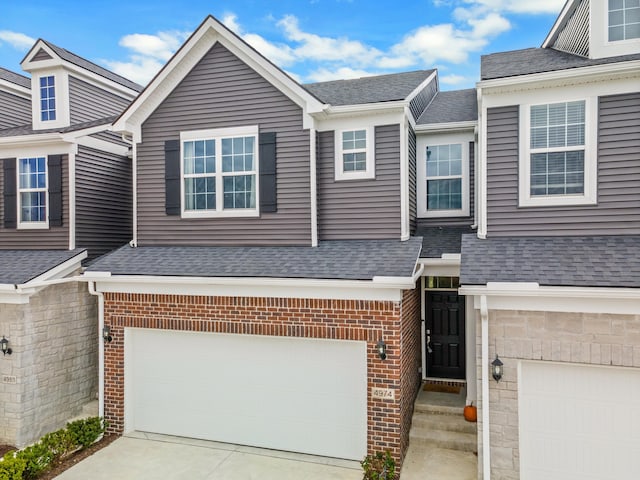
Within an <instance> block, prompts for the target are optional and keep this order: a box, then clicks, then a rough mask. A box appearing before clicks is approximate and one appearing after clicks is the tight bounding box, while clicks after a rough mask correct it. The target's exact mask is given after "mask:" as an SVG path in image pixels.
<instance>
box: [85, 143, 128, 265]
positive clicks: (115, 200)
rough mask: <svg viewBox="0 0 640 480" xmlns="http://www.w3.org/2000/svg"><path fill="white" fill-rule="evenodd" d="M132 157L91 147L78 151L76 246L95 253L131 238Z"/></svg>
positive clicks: (90, 253) (102, 251)
mask: <svg viewBox="0 0 640 480" xmlns="http://www.w3.org/2000/svg"><path fill="white" fill-rule="evenodd" d="M131 204H132V184H131V160H129V159H128V158H125V157H120V156H118V155H114V154H112V153H106V152H100V151H98V150H94V149H92V148H87V147H82V146H81V147H79V148H78V154H77V155H76V247H78V248H86V249H88V250H89V256H90V257H95V256H97V255H100V254H103V253H105V252H108V251H110V250H113V249H114V248H117V247H119V246H122V245H124V244H125V243H127V242H128V241H130V240H131V238H132V235H133V233H132V207H131Z"/></svg>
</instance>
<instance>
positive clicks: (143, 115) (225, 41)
mask: <svg viewBox="0 0 640 480" xmlns="http://www.w3.org/2000/svg"><path fill="white" fill-rule="evenodd" d="M216 42H220V43H221V44H222V45H223V46H224V47H225V48H227V49H229V51H231V52H232V53H233V54H234V55H236V56H238V58H240V59H241V60H242V61H244V62H245V63H247V65H249V66H250V67H252V68H253V69H254V70H256V71H257V72H258V73H259V74H260V75H262V76H263V77H264V78H265V79H266V80H267V81H269V82H270V83H272V84H273V85H274V86H275V87H276V88H278V89H279V90H280V91H282V92H283V93H284V94H285V95H287V96H289V98H291V99H292V100H293V101H294V102H295V103H296V104H298V105H299V106H300V107H301V108H302V109H303V111H304V113H305V114H311V113H315V112H319V111H322V110H323V109H325V107H326V105H325V104H323V103H322V102H320V101H319V100H318V99H316V98H315V97H314V96H313V95H311V94H310V93H309V92H307V91H306V90H305V89H304V88H302V86H301V85H300V84H298V83H297V82H296V81H295V80H293V79H292V78H291V77H289V76H288V75H287V74H286V73H284V72H283V71H282V70H281V69H279V68H278V67H276V66H275V65H274V64H273V63H271V62H270V61H268V60H267V59H266V58H265V57H263V56H262V55H261V54H260V53H258V52H257V51H256V50H255V49H253V48H252V47H250V46H249V45H248V44H247V43H246V42H245V41H244V40H242V39H241V38H240V37H238V36H237V35H236V34H234V33H233V32H232V31H231V30H229V29H228V28H227V27H225V26H224V25H223V24H221V23H220V22H218V21H217V20H216V19H214V18H213V17H212V16H208V17H207V18H206V19H205V20H204V21H203V22H202V24H201V25H200V26H199V27H198V29H196V31H195V32H194V33H193V34H192V35H191V36H190V37H189V39H187V41H186V42H185V43H184V44H183V45H182V46H181V47H180V49H179V50H178V51H177V52H176V53H175V54H174V55H173V57H171V59H170V60H169V61H168V62H167V63H166V64H165V66H164V67H163V68H162V69H161V70H160V72H158V73H157V74H156V76H155V77H154V78H153V79H152V80H151V82H150V83H149V84H148V85H147V87H146V88H145V89H144V90H143V91H142V92H141V93H140V95H138V97H137V98H136V99H135V100H134V101H133V102H132V103H131V104H130V105H129V107H128V108H127V109H126V110H125V111H124V112H123V113H122V114H121V115H120V117H119V118H118V119H117V120H116V121H115V122H114V130H116V131H127V132H131V133H133V134H134V139H135V140H137V141H139V140H140V136H141V131H140V128H141V125H142V123H143V122H144V121H145V120H146V119H147V118H148V116H149V115H151V113H152V112H153V111H154V110H155V109H156V108H157V107H158V106H159V105H160V104H161V103H162V101H163V100H164V99H165V98H166V97H167V96H168V95H169V94H170V93H171V91H172V90H173V89H174V88H175V86H177V85H178V83H179V82H180V81H181V80H182V79H184V78H185V77H186V76H187V74H188V73H189V72H190V71H191V69H192V68H193V67H195V65H196V64H197V63H198V62H199V61H200V60H201V59H202V57H204V55H205V54H206V53H207V52H208V51H209V50H210V49H211V47H213V45H215V43H216ZM305 117H306V115H305Z"/></svg>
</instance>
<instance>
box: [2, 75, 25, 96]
mask: <svg viewBox="0 0 640 480" xmlns="http://www.w3.org/2000/svg"><path fill="white" fill-rule="evenodd" d="M0 89H1V90H4V91H5V92H7V93H10V94H11V95H15V96H17V97H22V98H25V99H27V100H31V89H30V88H27V87H23V86H22V85H18V84H17V83H13V82H10V81H9V80H5V79H2V78H0Z"/></svg>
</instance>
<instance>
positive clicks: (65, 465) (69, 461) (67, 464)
mask: <svg viewBox="0 0 640 480" xmlns="http://www.w3.org/2000/svg"><path fill="white" fill-rule="evenodd" d="M117 438H119V437H118V435H105V436H104V437H102V439H101V440H99V441H97V442H96V443H94V444H93V445H91V446H90V447H89V448H86V449H84V450H81V451H79V452H76V453H73V454H71V455H69V456H68V457H67V458H65V459H64V460H62V461H61V462H60V463H59V464H58V465H56V466H55V467H53V468H52V469H51V470H49V471H48V472H46V473H44V474H42V475H41V476H40V477H38V480H52V479H54V478H56V477H57V476H58V475H60V474H61V473H62V472H64V471H65V470H67V469H69V468H71V467H73V466H74V465H75V464H76V463H78V462H80V461H81V460H84V459H85V458H87V457H89V456H91V455H93V454H94V453H96V452H97V451H98V450H101V449H103V448H104V447H106V446H107V445H109V444H110V443H111V442H113V441H114V440H115V439H117ZM11 450H15V448H13V447H11V446H9V445H0V457H1V456H2V455H4V454H5V453H6V452H9V451H11Z"/></svg>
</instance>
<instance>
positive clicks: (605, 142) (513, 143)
mask: <svg viewBox="0 0 640 480" xmlns="http://www.w3.org/2000/svg"><path fill="white" fill-rule="evenodd" d="M597 151H598V183H597V188H598V203H597V205H585V206H567V207H523V208H518V107H517V106H513V107H504V108H496V109H489V111H488V115H487V177H488V184H487V220H488V235H490V236H522V235H532V234H534V235H623V234H633V235H637V234H640V93H630V94H624V95H613V96H607V97H600V99H599V106H598V148H597Z"/></svg>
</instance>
